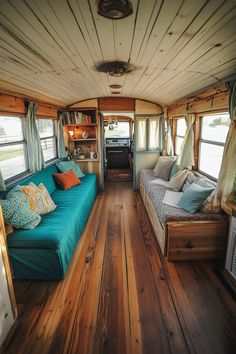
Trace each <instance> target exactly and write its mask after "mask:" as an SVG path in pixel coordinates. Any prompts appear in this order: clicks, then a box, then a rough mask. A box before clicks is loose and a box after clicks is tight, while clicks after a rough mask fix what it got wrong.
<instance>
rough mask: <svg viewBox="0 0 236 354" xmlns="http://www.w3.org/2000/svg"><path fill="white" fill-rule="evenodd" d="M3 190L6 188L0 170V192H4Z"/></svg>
mask: <svg viewBox="0 0 236 354" xmlns="http://www.w3.org/2000/svg"><path fill="white" fill-rule="evenodd" d="M5 190H6V186H5V182H4V179H3V175H2V172H1V169H0V191H5Z"/></svg>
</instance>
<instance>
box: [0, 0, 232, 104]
mask: <svg viewBox="0 0 236 354" xmlns="http://www.w3.org/2000/svg"><path fill="white" fill-rule="evenodd" d="M131 2H132V4H133V14H132V15H131V16H130V17H127V18H125V19H122V20H117V21H112V20H109V19H106V18H103V17H101V16H99V15H98V14H97V5H96V0H89V1H87V0H40V1H39V0H1V1H0V90H3V91H10V92H18V93H21V94H25V95H28V96H32V97H35V98H41V99H44V100H47V101H48V102H51V103H58V104H60V105H68V104H71V103H73V102H76V101H79V100H83V99H87V98H92V97H101V96H110V95H111V89H110V87H109V85H110V84H121V85H122V93H121V95H122V96H129V97H137V98H143V99H147V100H151V101H154V102H158V103H160V104H166V103H171V102H173V101H174V100H176V99H177V98H180V97H183V96H185V95H187V94H190V93H193V92H195V91H198V90H200V89H202V88H205V87H208V86H210V85H213V84H214V83H218V82H220V81H221V80H224V79H227V78H230V77H231V76H232V75H234V74H235V73H236V0H132V1H131ZM104 60H105V61H107V60H122V61H125V62H127V61H129V62H130V63H131V64H133V65H135V66H136V67H137V70H135V71H133V72H132V73H130V74H127V75H125V76H123V77H121V78H114V77H111V76H108V75H107V74H106V73H98V72H97V71H96V70H95V68H96V64H97V63H98V62H101V61H104Z"/></svg>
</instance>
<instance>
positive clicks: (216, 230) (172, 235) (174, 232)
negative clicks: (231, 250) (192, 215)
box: [166, 220, 228, 261]
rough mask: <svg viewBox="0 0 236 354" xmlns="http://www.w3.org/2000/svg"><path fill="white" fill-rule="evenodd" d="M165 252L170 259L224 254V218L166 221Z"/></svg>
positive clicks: (217, 256) (188, 258)
mask: <svg viewBox="0 0 236 354" xmlns="http://www.w3.org/2000/svg"><path fill="white" fill-rule="evenodd" d="M167 230H168V231H167V252H166V257H167V259H168V260H170V261H174V260H175V261H176V260H194V259H214V258H221V257H223V256H224V255H225V250H226V243H227V233H228V223H227V221H226V220H220V221H218V220H214V221H185V222H168V223H167Z"/></svg>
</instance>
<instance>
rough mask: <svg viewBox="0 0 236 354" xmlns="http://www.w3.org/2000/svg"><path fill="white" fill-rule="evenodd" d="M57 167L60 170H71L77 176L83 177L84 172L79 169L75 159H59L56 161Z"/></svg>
mask: <svg viewBox="0 0 236 354" xmlns="http://www.w3.org/2000/svg"><path fill="white" fill-rule="evenodd" d="M57 168H58V169H59V171H61V172H66V171H68V170H72V171H74V172H75V174H76V176H77V177H78V178H81V177H84V176H85V174H84V173H83V172H82V171H81V169H80V167H79V165H78V164H77V163H75V161H60V162H58V163H57Z"/></svg>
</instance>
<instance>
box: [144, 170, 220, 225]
mask: <svg viewBox="0 0 236 354" xmlns="http://www.w3.org/2000/svg"><path fill="white" fill-rule="evenodd" d="M140 179H141V180H142V182H143V184H144V186H145V190H146V192H147V194H148V196H149V198H150V199H151V201H152V204H153V206H154V208H155V211H156V213H157V216H158V219H159V221H160V222H161V223H162V224H166V223H167V222H168V221H204V220H222V219H225V216H224V215H223V214H204V213H195V214H191V213H189V212H187V211H185V210H183V209H178V208H175V207H171V206H169V205H166V204H162V200H163V198H164V195H165V192H166V190H168V188H166V187H163V186H160V185H156V184H150V182H151V181H153V180H154V179H155V177H154V174H153V171H151V170H144V169H143V170H141V171H140ZM169 190H171V189H169Z"/></svg>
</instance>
